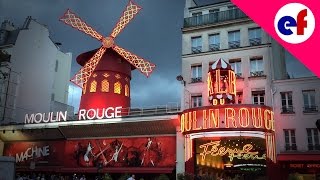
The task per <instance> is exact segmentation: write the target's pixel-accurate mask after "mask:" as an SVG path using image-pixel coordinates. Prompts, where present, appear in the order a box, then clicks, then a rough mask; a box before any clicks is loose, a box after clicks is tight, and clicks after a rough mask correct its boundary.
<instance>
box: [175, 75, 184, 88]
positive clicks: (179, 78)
mask: <svg viewBox="0 0 320 180" xmlns="http://www.w3.org/2000/svg"><path fill="white" fill-rule="evenodd" d="M176 79H177V80H178V81H180V82H181V84H183V86H186V81H185V80H183V77H182V76H181V75H179V76H177V77H176Z"/></svg>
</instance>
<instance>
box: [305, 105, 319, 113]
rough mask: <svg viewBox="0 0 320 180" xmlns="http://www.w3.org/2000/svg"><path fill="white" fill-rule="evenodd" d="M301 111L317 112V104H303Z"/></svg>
mask: <svg viewBox="0 0 320 180" xmlns="http://www.w3.org/2000/svg"><path fill="white" fill-rule="evenodd" d="M303 112H305V113H313V112H318V106H305V107H303Z"/></svg>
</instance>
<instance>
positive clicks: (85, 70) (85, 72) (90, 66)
mask: <svg viewBox="0 0 320 180" xmlns="http://www.w3.org/2000/svg"><path fill="white" fill-rule="evenodd" d="M106 49H107V48H105V47H103V46H102V47H100V49H99V50H98V51H97V52H96V53H95V54H94V55H93V56H92V58H91V59H90V60H89V61H88V62H87V63H86V64H85V65H84V66H83V67H82V68H81V69H80V70H79V71H78V72H77V74H75V75H74V76H73V78H72V79H71V80H70V81H71V82H73V83H74V84H76V85H77V86H79V87H81V88H83V85H84V84H85V83H87V81H88V79H89V78H90V76H91V74H92V72H93V71H94V69H95V68H96V67H97V65H98V63H99V61H100V59H101V57H102V55H103V54H104V52H105V51H106Z"/></svg>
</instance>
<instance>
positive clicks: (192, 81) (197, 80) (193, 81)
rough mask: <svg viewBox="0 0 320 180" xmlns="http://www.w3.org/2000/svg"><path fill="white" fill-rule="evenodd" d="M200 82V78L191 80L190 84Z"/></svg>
mask: <svg viewBox="0 0 320 180" xmlns="http://www.w3.org/2000/svg"><path fill="white" fill-rule="evenodd" d="M197 82H202V77H195V78H191V83H197Z"/></svg>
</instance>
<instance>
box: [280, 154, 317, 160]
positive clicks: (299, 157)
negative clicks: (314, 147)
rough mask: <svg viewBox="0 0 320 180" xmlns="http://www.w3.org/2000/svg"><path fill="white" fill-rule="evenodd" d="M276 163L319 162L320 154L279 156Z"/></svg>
mask: <svg viewBox="0 0 320 180" xmlns="http://www.w3.org/2000/svg"><path fill="white" fill-rule="evenodd" d="M277 160H278V161H318V162H319V161H320V154H311V153H310V154H279V155H278V156H277Z"/></svg>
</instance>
